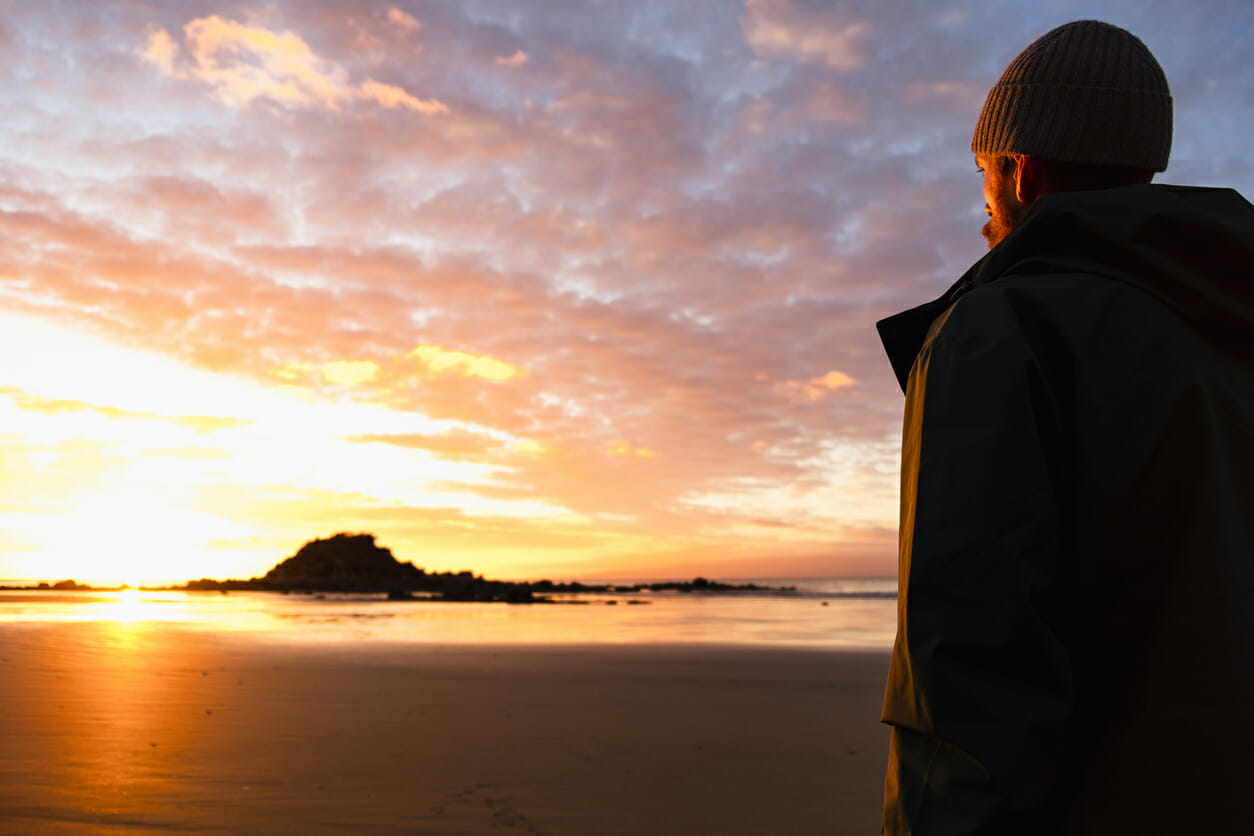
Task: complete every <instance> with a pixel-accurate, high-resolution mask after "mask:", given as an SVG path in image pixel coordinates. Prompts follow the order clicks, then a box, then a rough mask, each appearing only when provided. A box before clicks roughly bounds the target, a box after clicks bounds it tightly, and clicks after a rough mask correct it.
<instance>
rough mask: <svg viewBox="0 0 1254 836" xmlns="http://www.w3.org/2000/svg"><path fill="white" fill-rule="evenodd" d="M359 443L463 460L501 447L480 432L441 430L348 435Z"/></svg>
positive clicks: (497, 442)
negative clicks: (419, 451)
mask: <svg viewBox="0 0 1254 836" xmlns="http://www.w3.org/2000/svg"><path fill="white" fill-rule="evenodd" d="M348 440H349V441H353V442H357V443H360V444H391V445H394V446H396V447H405V448H407V449H411V450H425V451H427V452H428V453H432V454H434V455H436V456H439V457H440V458H446V459H454V460H459V461H464V460H467V459H480V458H485V457H486V456H487V455H488V454H489V453H490V452H492V451H493V450H498V449H500V447H501V442H500V441H498V440H497V439H495V438H493V437H492V436H489V435H484V434H483V433H476V432H470V431H468V430H449V431H448V432H444V433H369V434H366V435H355V436H350V437H349V439H348Z"/></svg>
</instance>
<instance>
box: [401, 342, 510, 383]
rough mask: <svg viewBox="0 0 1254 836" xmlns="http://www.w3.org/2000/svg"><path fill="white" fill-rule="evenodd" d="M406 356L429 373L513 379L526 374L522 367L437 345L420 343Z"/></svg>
mask: <svg viewBox="0 0 1254 836" xmlns="http://www.w3.org/2000/svg"><path fill="white" fill-rule="evenodd" d="M408 357H409V358H410V359H413V360H417V361H418V362H419V363H420V364H421V365H422V366H423V368H425V369H426V370H427V372H428V373H429V374H433V375H442V374H445V373H450V372H451V373H453V374H455V375H458V376H460V377H477V378H481V379H483V380H494V381H499V380H513V379H514V378H516V377H522V376H524V375H526V371H525V370H524V369H520V368H519V367H517V366H514V365H511V364H510V363H506V362H505V361H503V360H497V359H496V358H494V357H486V356H481V355H477V354H467V353H466V352H463V351H450V350H448V349H445V348H443V347H441V346H438V345H420V346H418V347H417V348H415V349H414V350H413V351H411V352H409V355H408Z"/></svg>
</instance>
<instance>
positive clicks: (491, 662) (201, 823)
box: [0, 622, 888, 836]
mask: <svg viewBox="0 0 1254 836" xmlns="http://www.w3.org/2000/svg"><path fill="white" fill-rule="evenodd" d="M168 627H169V625H161V626H157V625H146V624H132V625H116V624H112V625H111V624H107V623H96V622H89V623H22V624H5V625H0V681H2V682H3V687H2V688H0V711H3V712H4V716H5V717H6V719H7V721H8V725H9V728H10V729H11V731H10V732H8V733H6V735H5V736H4V737H3V738H0V817H2V818H0V821H3V822H4V823H5V827H6V828H12V829H13V830H14V831H15V832H27V831H32V832H48V833H110V832H137V831H139V832H142V831H144V830H153V831H154V832H157V831H167V830H168V831H172V832H178V831H180V830H194V831H195V832H215V833H216V832H221V833H228V832H238V833H280V832H312V833H321V832H361V833H392V832H412V833H433V834H434V833H446V834H453V833H466V834H475V833H488V832H506V833H509V832H517V833H532V834H547V836H553V834H559V835H560V834H571V836H574V834H587V833H606V834H614V833H618V834H648V833H668V834H697V833H703V834H709V833H727V834H738V833H744V834H750V833H772V832H779V833H792V834H806V833H814V834H819V833H832V832H850V833H853V832H873V830H874V828H878V826H879V797H880V793H881V792H882V776H883V769H884V763H885V761H886V756H887V733H886V730H884V729H883V727H881V726H880V725H879V723H878V717H879V703H880V700H881V698H882V694H883V682H884V678H883V676H884V673H885V671H886V670H887V663H888V654H887V653H886V652H883V651H853V650H831V649H806V648H786V649H777V648H764V647H737V646H733V645H701V646H694V645H688V644H679V645H639V644H622V645H605V644H595V645H583V644H563V645H546V644H535V645H533V644H496V645H493V644H474V645H467V644H439V643H424V644H419V643H411V644H408V645H399V644H391V643H379V644H374V643H366V644H353V643H350V642H341V643H335V644H320V643H303V642H292V641H286V642H285V641H276V640H268V639H266V638H264V637H260V636H257V635H252V634H218V633H213V632H209V631H203V630H194V629H168Z"/></svg>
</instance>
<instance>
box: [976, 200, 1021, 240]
mask: <svg viewBox="0 0 1254 836" xmlns="http://www.w3.org/2000/svg"><path fill="white" fill-rule="evenodd" d="M1016 206H1017V207H1018V208H1020V210H1021V211H1019V212H1017V213H1014V214H1009V213H1006V212H994V213H993V217H992V218H990V219H989V222H988V223H986V224H984V228H983V229H981V230H980V234H981V235H983V236H984V240H985V241H988V248H989V249H990V250H991V249H992V248H993V247H996V246H997V245H998V244H1000V243H1001V241H1002V239H1003V238H1005V237H1006V236H1007V235H1009V234H1010V233H1011V232H1014V228H1015V227H1016V226H1018V225H1019V221H1021V220H1023V216H1024V215H1026V214H1027V213H1028V210H1027V207H1026V206H1023V205H1022V204H1016Z"/></svg>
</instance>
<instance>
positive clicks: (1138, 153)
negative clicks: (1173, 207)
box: [971, 20, 1171, 171]
mask: <svg viewBox="0 0 1254 836" xmlns="http://www.w3.org/2000/svg"><path fill="white" fill-rule="evenodd" d="M971 150H972V151H974V152H975V153H976V154H988V155H990V156H992V155H999V154H1027V155H1028V156H1031V157H1040V158H1042V159H1046V160H1054V161H1055V162H1064V163H1089V164H1094V165H1120V166H1134V167H1136V168H1148V169H1153V170H1154V171H1162V170H1163V169H1165V168H1166V167H1167V158H1168V157H1169V156H1170V154H1171V92H1170V91H1169V90H1168V89H1167V76H1166V75H1165V74H1164V73H1163V68H1162V67H1160V66H1159V65H1158V61H1156V60H1155V59H1154V56H1153V54H1151V53H1150V51H1149V49H1148V48H1146V46H1145V44H1143V43H1141V41H1140V39H1138V38H1137V37H1136V36H1135V35H1133V34H1132V33H1131V32H1128V31H1127V30H1124V29H1120V28H1119V27H1118V26H1112V25H1110V24H1109V23H1102V22H1101V21H1097V20H1078V21H1075V22H1074V23H1068V24H1065V25H1063V26H1059V27H1058V28H1057V29H1054V30H1052V31H1050V32H1047V33H1046V34H1044V35H1042V36H1041V37H1040V38H1039V39H1038V40H1037V41H1036V42H1035V43H1033V44H1032V45H1031V46H1029V47H1028V48H1027V49H1025V50H1023V52H1021V53H1019V57H1018V58H1016V59H1015V60H1014V61H1011V62H1010V66H1009V67H1007V68H1006V72H1004V73H1003V74H1002V77H1001V80H999V81H998V82H997V84H996V86H994V87H993V89H992V90H990V91H989V93H988V98H987V99H985V101H984V109H983V110H982V111H980V119H979V121H978V122H976V124H975V137H974V138H973V139H972V140H971Z"/></svg>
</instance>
